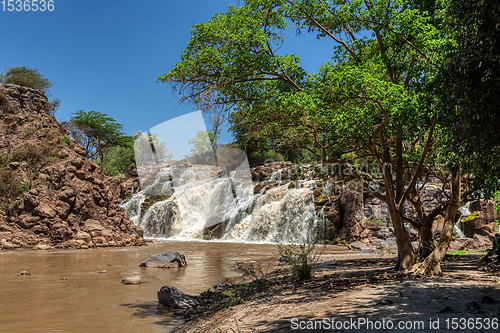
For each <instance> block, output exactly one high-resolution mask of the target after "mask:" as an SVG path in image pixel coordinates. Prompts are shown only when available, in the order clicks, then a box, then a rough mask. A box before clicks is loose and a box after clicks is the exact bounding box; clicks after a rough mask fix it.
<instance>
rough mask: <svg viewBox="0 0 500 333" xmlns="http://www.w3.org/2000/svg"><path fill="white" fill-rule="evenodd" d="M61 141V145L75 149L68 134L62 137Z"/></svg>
mask: <svg viewBox="0 0 500 333" xmlns="http://www.w3.org/2000/svg"><path fill="white" fill-rule="evenodd" d="M59 141H61V143H64V144H66V146H68V147H69V148H71V147H73V141H72V140H71V138H70V137H69V135H68V134H64V135H63V136H61V137H60V138H59Z"/></svg>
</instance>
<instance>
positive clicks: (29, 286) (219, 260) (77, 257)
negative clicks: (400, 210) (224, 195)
mask: <svg viewBox="0 0 500 333" xmlns="http://www.w3.org/2000/svg"><path fill="white" fill-rule="evenodd" d="M168 250H172V251H178V252H180V253H182V254H184V255H185V257H186V261H187V263H188V265H187V267H184V268H176V269H154V268H141V267H139V264H140V263H141V262H142V261H144V260H145V259H147V258H148V257H150V256H152V255H155V254H158V253H161V252H164V251H168ZM326 251H327V252H334V253H335V252H343V251H342V249H341V248H338V247H333V246H332V247H330V246H329V247H327V250H326ZM277 252H278V250H277V246H276V245H270V244H248V243H222V242H179V241H152V242H150V243H148V245H146V246H143V247H134V248H105V249H104V248H99V249H90V250H48V251H31V250H18V251H1V252H0V332H169V331H171V330H172V327H175V325H177V324H179V322H178V321H177V320H176V319H175V317H176V316H175V313H173V312H170V311H168V310H166V309H164V308H163V307H162V306H158V302H157V295H156V293H157V291H158V290H159V289H160V288H161V287H162V286H164V285H166V284H169V285H173V286H175V287H177V288H179V289H180V290H181V291H183V292H185V293H187V294H194V295H195V294H199V293H200V292H202V291H204V290H207V289H208V288H210V287H212V286H213V285H215V284H217V283H219V282H221V281H222V280H223V279H224V278H227V277H231V276H236V275H237V273H236V272H235V271H234V268H235V262H237V261H246V260H255V259H260V258H266V257H269V256H272V255H276V254H277ZM22 271H27V272H29V273H31V275H28V276H19V275H18V274H19V273H20V272H22ZM102 271H105V272H106V273H103V272H102ZM133 276H139V277H140V278H141V279H142V280H143V281H144V283H143V284H141V285H124V284H122V283H120V281H121V280H122V279H123V278H126V277H133Z"/></svg>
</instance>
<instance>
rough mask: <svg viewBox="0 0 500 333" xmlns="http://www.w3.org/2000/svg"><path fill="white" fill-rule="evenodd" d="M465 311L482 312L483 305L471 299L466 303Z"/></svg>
mask: <svg viewBox="0 0 500 333" xmlns="http://www.w3.org/2000/svg"><path fill="white" fill-rule="evenodd" d="M465 311H469V312H473V313H482V312H483V311H482V310H481V306H479V303H478V302H476V301H471V302H469V303H467V304H465Z"/></svg>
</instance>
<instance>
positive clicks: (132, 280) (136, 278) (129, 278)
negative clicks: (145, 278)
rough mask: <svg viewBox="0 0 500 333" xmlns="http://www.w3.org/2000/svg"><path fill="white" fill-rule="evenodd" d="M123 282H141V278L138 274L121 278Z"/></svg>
mask: <svg viewBox="0 0 500 333" xmlns="http://www.w3.org/2000/svg"><path fill="white" fill-rule="evenodd" d="M122 283H123V284H141V283H142V280H141V278H140V277H138V276H134V277H128V278H125V279H123V280H122Z"/></svg>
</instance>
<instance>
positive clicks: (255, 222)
mask: <svg viewBox="0 0 500 333" xmlns="http://www.w3.org/2000/svg"><path fill="white" fill-rule="evenodd" d="M274 175H275V176H274V178H273V177H271V178H273V180H275V181H279V182H280V181H281V173H279V174H278V173H277V172H276V173H275V174H274ZM299 183H300V184H298V186H297V187H298V188H296V189H289V188H288V184H284V185H281V186H277V187H273V188H271V189H268V190H267V192H265V193H257V194H254V187H255V185H254V184H253V183H252V182H251V181H250V180H249V179H248V176H247V177H238V176H237V175H235V174H234V172H233V174H232V175H229V176H227V177H225V176H224V175H220V174H219V172H217V168H216V167H213V166H198V165H197V166H191V167H179V166H171V167H166V168H162V169H160V170H159V171H158V173H157V174H156V178H155V181H154V182H153V184H151V185H149V186H147V187H146V188H145V189H144V190H143V191H140V192H138V193H136V194H134V195H133V196H132V197H131V198H130V199H129V200H128V201H126V202H125V203H123V204H122V207H124V208H125V209H126V210H127V211H128V213H129V215H130V216H131V218H132V219H133V221H134V222H135V223H136V224H138V225H139V226H141V227H142V228H143V230H144V233H145V236H147V237H162V238H173V239H202V238H203V231H204V229H205V228H206V227H211V226H214V225H217V224H219V228H223V232H222V236H221V238H222V239H223V240H227V241H246V242H289V241H293V242H312V241H315V240H316V238H317V235H318V234H320V232H321V230H322V229H323V225H324V222H323V217H322V214H321V212H319V213H316V211H315V205H314V196H313V192H312V190H313V189H314V186H315V184H314V182H303V184H302V182H299ZM158 190H160V191H161V193H171V194H172V195H171V196H169V197H168V198H167V199H166V200H163V201H159V202H156V203H155V204H153V205H152V206H151V207H149V209H148V210H147V211H146V212H145V213H144V214H143V215H142V216H141V213H140V212H141V205H142V203H143V202H144V200H145V198H146V197H147V196H148V195H151V194H152V193H154V192H155V191H158Z"/></svg>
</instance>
